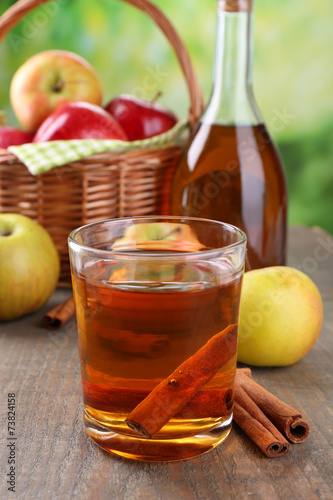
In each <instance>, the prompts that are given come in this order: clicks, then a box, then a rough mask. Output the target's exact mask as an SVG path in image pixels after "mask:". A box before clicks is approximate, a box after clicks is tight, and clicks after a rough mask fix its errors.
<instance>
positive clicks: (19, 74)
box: [10, 50, 102, 132]
mask: <svg viewBox="0 0 333 500" xmlns="http://www.w3.org/2000/svg"><path fill="white" fill-rule="evenodd" d="M10 100H11V103H12V106H13V109H14V112H15V114H16V116H17V118H18V120H19V121H20V122H21V124H22V125H23V126H24V128H25V129H27V130H29V131H31V132H34V131H35V130H37V128H38V127H39V126H40V124H41V123H42V122H43V121H44V120H45V119H46V118H47V117H48V116H49V115H50V113H52V111H54V110H55V109H56V108H58V107H59V106H60V105H62V104H65V103H67V102H70V101H84V102H88V103H90V104H97V105H100V104H101V102H102V88H101V83H100V80H99V78H98V76H97V74H96V72H95V70H94V68H93V67H92V66H91V65H90V64H89V63H88V62H87V61H86V60H85V59H83V58H82V57H80V56H78V55H77V54H74V53H72V52H68V51H65V50H46V51H44V52H40V53H39V54H36V55H34V56H33V57H31V58H30V59H28V60H27V61H26V62H25V63H24V64H23V65H22V66H21V67H20V68H19V69H18V70H17V71H16V73H15V75H14V77H13V79H12V82H11V87H10Z"/></svg>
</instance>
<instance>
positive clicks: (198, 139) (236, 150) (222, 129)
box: [171, 123, 286, 268]
mask: <svg viewBox="0 0 333 500" xmlns="http://www.w3.org/2000/svg"><path fill="white" fill-rule="evenodd" d="M193 135H194V137H193V141H191V145H190V146H189V147H188V148H187V149H186V150H185V152H184V154H183V156H182V159H181V162H180V164H179V166H178V168H177V172H176V175H175V178H174V182H173V197H172V207H171V210H172V213H181V214H182V215H187V216H192V217H202V218H206V219H213V220H220V221H223V222H228V223H230V224H233V225H235V226H237V227H239V228H240V229H243V231H245V232H246V234H247V237H248V257H249V261H250V265H251V268H260V267H266V266H272V265H283V264H284V263H285V246H286V236H285V233H286V200H285V198H286V196H285V189H286V188H285V179H284V174H283V170H282V168H281V162H280V159H279V155H278V153H277V150H276V148H275V146H274V144H273V143H272V141H271V139H270V137H269V135H268V133H267V130H266V128H265V126H264V125H263V124H259V125H238V126H237V125H233V126H231V125H230V126H225V125H214V124H213V125H208V124H205V123H200V125H199V127H198V128H197V130H196V131H195V133H194V134H193ZM193 156H195V157H196V164H195V168H194V169H193V170H191V168H190V165H189V163H190V161H191V157H193Z"/></svg>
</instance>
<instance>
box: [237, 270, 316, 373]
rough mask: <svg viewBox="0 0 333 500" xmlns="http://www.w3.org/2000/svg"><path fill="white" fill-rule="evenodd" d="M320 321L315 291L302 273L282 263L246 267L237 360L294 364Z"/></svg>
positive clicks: (312, 340) (309, 344)
mask: <svg viewBox="0 0 333 500" xmlns="http://www.w3.org/2000/svg"><path fill="white" fill-rule="evenodd" d="M322 323H323V304H322V300H321V296H320V293H319V291H318V289H317V287H316V285H315V284H314V283H313V281H312V280H311V279H310V278H309V277H308V276H307V275H306V274H304V273H303V272H301V271H298V270H297V269H293V268H291V267H287V266H286V267H280V266H276V267H268V268H265V269H256V270H253V271H249V272H247V273H245V275H244V280H243V286H242V296H241V304H240V321H239V343H238V361H240V362H241V363H245V364H248V365H253V366H287V365H291V364H293V363H296V362H297V361H298V360H300V359H301V358H302V357H303V356H305V354H307V352H309V351H310V349H311V348H312V346H313V345H314V343H315V342H316V340H317V338H318V336H319V333H320V330H321V327H322Z"/></svg>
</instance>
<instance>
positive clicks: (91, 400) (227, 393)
mask: <svg viewBox="0 0 333 500" xmlns="http://www.w3.org/2000/svg"><path fill="white" fill-rule="evenodd" d="M150 392H151V391H150V389H143V388H137V387H133V388H131V387H116V386H114V387H111V386H107V385H102V384H92V383H90V382H87V381H86V380H83V397H84V403H85V404H86V405H88V406H91V407H93V408H97V409H98V410H102V411H107V412H110V413H112V412H115V413H119V412H123V413H130V412H131V411H132V410H133V409H134V408H135V407H136V406H137V405H138V404H139V403H140V402H141V401H142V400H143V399H145V398H146V397H147V396H148V394H149V393H150ZM232 394H233V393H232V390H231V389H230V388H228V389H227V388H222V389H206V390H204V389H203V390H200V391H199V392H197V394H196V395H195V396H194V397H193V398H192V399H191V400H190V401H189V402H188V403H187V404H186V405H185V406H184V407H183V408H181V409H180V410H179V411H178V412H177V413H176V414H175V415H174V417H175V418H204V417H206V416H207V415H210V416H211V417H212V418H218V417H221V416H222V415H223V416H224V415H228V414H230V413H231V410H232V403H233V397H232Z"/></svg>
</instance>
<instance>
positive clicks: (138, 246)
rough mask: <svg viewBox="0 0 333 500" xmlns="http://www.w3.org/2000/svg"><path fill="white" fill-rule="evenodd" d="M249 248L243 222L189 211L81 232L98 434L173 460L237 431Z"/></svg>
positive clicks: (93, 429)
mask: <svg viewBox="0 0 333 500" xmlns="http://www.w3.org/2000/svg"><path fill="white" fill-rule="evenodd" d="M245 252H246V236H245V234H244V233H243V232H242V231H241V230H240V229H238V228H236V227H234V226H231V225H229V224H224V223H222V222H216V221H212V220H206V219H196V218H190V217H160V216H156V217H155V216H151V217H133V218H123V219H114V220H107V221H102V222H97V223H93V224H89V225H87V226H83V227H81V228H79V229H76V230H75V231H73V232H72V233H71V234H70V236H69V253H70V261H71V270H72V283H73V293H74V300H75V309H76V321H77V328H78V340H79V350H80V361H81V373H82V386H83V402H84V421H85V427H86V431H87V433H88V435H89V436H90V438H91V439H92V440H93V441H95V442H96V443H97V444H98V445H99V446H101V447H102V448H104V449H105V450H108V451H110V452H113V453H116V454H118V455H121V456H123V457H128V458H132V459H136V460H147V461H167V460H168V461H169V460H180V459H185V458H189V457H193V456H195V455H199V454H201V453H204V452H207V451H209V450H211V449H213V448H215V447H216V446H217V445H219V444H220V443H221V442H222V441H224V440H225V439H226V437H227V436H228V434H229V432H230V429H231V423H232V408H233V384H234V377H235V370H236V358H237V352H236V351H237V324H238V316H239V301H240V291H241V283H242V277H243V271H244V261H245Z"/></svg>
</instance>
